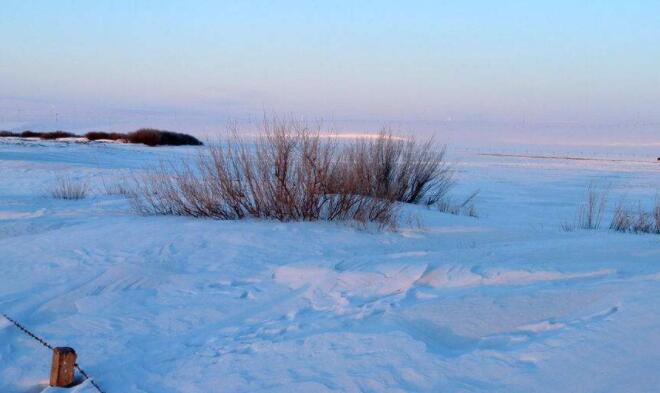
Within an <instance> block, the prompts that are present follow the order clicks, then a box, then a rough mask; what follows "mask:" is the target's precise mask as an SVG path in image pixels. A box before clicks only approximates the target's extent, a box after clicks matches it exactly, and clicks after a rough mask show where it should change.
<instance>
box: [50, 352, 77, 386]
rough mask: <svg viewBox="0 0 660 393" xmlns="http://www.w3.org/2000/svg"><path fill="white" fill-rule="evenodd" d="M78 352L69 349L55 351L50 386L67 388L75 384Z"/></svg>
mask: <svg viewBox="0 0 660 393" xmlns="http://www.w3.org/2000/svg"><path fill="white" fill-rule="evenodd" d="M76 357H77V355H76V351H74V350H73V348H69V347H57V348H54V349H53V363H52V365H51V367H50V386H58V387H65V386H70V385H72V384H73V375H74V367H73V366H74V365H75V364H76Z"/></svg>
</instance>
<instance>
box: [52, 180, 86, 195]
mask: <svg viewBox="0 0 660 393" xmlns="http://www.w3.org/2000/svg"><path fill="white" fill-rule="evenodd" d="M88 189H89V187H88V184H87V183H85V182H83V181H75V180H73V179H71V178H70V177H66V176H63V177H58V178H57V180H56V181H55V187H54V188H53V190H52V191H51V196H52V197H53V198H56V199H68V200H77V199H85V198H86V197H87V192H88Z"/></svg>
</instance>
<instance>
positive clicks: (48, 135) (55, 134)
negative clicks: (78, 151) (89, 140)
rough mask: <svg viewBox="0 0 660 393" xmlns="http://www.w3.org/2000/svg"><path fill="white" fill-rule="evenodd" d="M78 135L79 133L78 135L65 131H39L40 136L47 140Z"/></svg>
mask: <svg viewBox="0 0 660 393" xmlns="http://www.w3.org/2000/svg"><path fill="white" fill-rule="evenodd" d="M77 136H78V135H76V134H72V133H70V132H65V131H53V132H42V133H39V138H41V139H47V140H52V139H58V138H75V137H77Z"/></svg>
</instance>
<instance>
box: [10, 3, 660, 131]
mask: <svg viewBox="0 0 660 393" xmlns="http://www.w3.org/2000/svg"><path fill="white" fill-rule="evenodd" d="M659 18H660V1H657V0H653V1H643V0H637V1H635V0H632V1H605V0H602V1H586V0H585V1H578V0H574V1H565V0H558V1H506V0H500V1H486V0H484V1H470V0H467V1H442V0H436V1H386V0H381V1H368V0H364V1H341V0H338V1H330V0H328V1H323V2H321V1H311V0H307V1H275V0H272V1H258V0H254V1H201V0H199V1H194V0H193V1H183V0H181V1H175V0H170V1H167V0H159V1H146V0H145V1H129V0H113V1H111V0H107V1H106V0H95V1H85V0H77V1H75V0H58V1H48V0H43V1H29V0H3V1H2V3H1V4H0V128H7V129H12V130H22V129H26V128H33V129H39V128H41V129H55V128H63V129H70V130H74V131H84V130H89V129H92V128H93V129H108V130H125V129H126V128H130V127H135V126H158V127H166V128H171V129H177V130H180V131H186V132H193V133H209V132H210V133H212V132H215V131H216V130H219V129H222V128H224V127H226V125H227V123H228V122H231V121H238V122H251V121H253V120H254V119H260V118H262V117H263V116H264V114H265V113H268V114H278V115H282V114H286V115H288V116H295V117H298V116H299V117H304V118H306V119H314V120H322V121H323V122H324V123H327V124H329V125H330V126H331V127H333V128H334V129H336V130H338V131H358V132H359V131H373V130H375V129H377V128H378V127H382V126H390V127H393V128H396V129H402V131H404V132H409V133H415V132H420V133H428V132H434V133H435V132H439V133H441V134H442V133H446V134H447V135H450V136H451V137H452V138H458V139H460V138H464V139H466V140H468V139H472V140H483V139H484V138H486V139H489V140H495V139H500V140H502V139H506V140H510V141H515V140H520V141H525V140H526V141H532V142H533V141H553V140H556V138H572V139H574V140H576V141H577V140H586V141H589V140H591V141H601V140H602V141H613V142H617V141H631V140H632V141H655V142H659V141H658V139H660V19H659Z"/></svg>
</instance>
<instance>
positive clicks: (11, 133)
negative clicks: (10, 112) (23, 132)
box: [0, 131, 19, 138]
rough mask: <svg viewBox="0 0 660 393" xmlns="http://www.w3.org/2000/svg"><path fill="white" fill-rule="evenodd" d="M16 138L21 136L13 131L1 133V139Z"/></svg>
mask: <svg viewBox="0 0 660 393" xmlns="http://www.w3.org/2000/svg"><path fill="white" fill-rule="evenodd" d="M15 136H19V134H17V133H15V132H11V131H0V138H7V137H15Z"/></svg>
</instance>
